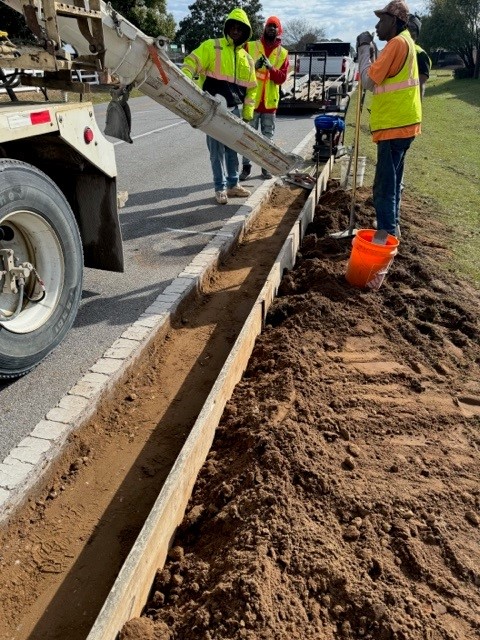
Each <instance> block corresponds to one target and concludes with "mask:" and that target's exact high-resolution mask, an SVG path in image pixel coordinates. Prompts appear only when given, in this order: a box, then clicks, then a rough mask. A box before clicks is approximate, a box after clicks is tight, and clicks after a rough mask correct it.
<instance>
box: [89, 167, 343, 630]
mask: <svg viewBox="0 0 480 640" xmlns="http://www.w3.org/2000/svg"><path fill="white" fill-rule="evenodd" d="M330 169H331V164H330V163H327V164H326V165H325V167H324V168H323V170H322V172H321V173H320V175H319V176H318V177H317V186H316V188H314V189H312V192H311V194H310V196H309V197H308V199H307V201H306V203H305V205H304V207H303V209H302V211H301V212H300V215H299V217H298V218H297V220H296V222H295V224H294V226H293V227H292V230H291V231H290V234H289V236H288V238H287V239H286V241H285V243H284V244H283V247H282V249H281V251H280V253H279V255H278V257H277V259H276V261H275V264H274V266H273V267H272V269H271V271H270V273H269V275H268V277H267V280H266V282H265V284H264V286H263V288H262V290H261V292H260V294H259V296H258V298H257V300H256V302H255V304H254V306H253V308H252V311H251V312H250V314H249V316H248V318H247V320H246V322H245V324H244V326H243V328H242V330H241V332H240V335H239V336H238V338H237V340H236V342H235V344H234V346H233V348H232V351H231V352H230V354H229V356H228V358H227V360H226V362H225V364H224V366H223V367H222V370H221V371H220V374H219V376H218V378H217V380H216V381H215V384H214V386H213V388H212V390H211V392H210V394H209V395H208V398H207V400H206V402H205V404H204V405H203V408H202V410H201V412H200V414H199V416H198V418H197V420H196V422H195V424H194V426H193V429H192V431H191V433H190V435H189V436H188V438H187V441H186V442H185V445H184V446H183V448H182V450H181V451H180V454H179V456H178V458H177V460H176V462H175V464H174V466H173V468H172V470H171V472H170V473H169V475H168V477H167V479H166V481H165V484H164V486H163V487H162V490H161V492H160V494H159V495H158V498H157V500H156V502H155V504H154V506H153V508H152V510H151V512H150V514H149V516H148V518H147V520H146V521H145V524H144V526H143V528H142V530H141V532H140V534H139V536H138V538H137V540H136V542H135V544H134V546H133V547H132V549H131V551H130V553H129V555H128V557H127V559H126V560H125V563H124V564H123V566H122V568H121V570H120V573H119V574H118V577H117V579H116V581H115V584H114V585H113V587H112V589H111V591H110V593H109V595H108V597H107V599H106V601H105V604H104V605H103V608H102V610H101V611H100V613H99V615H98V617H97V619H96V621H95V624H94V625H93V627H92V629H91V631H90V633H89V635H88V637H87V640H116V638H117V637H118V633H119V631H120V630H121V628H122V627H123V625H124V624H125V622H127V621H128V620H130V619H131V618H134V617H137V616H139V615H141V613H142V609H143V607H144V606H145V603H146V600H147V597H148V594H149V592H150V589H151V586H152V583H153V580H154V578H155V574H156V572H157V571H158V570H159V569H161V568H162V567H163V565H164V563H165V559H166V557H167V553H168V549H169V547H170V544H171V542H172V539H173V536H174V535H175V531H176V528H177V527H178V525H179V524H180V523H181V521H182V519H183V517H184V514H185V509H186V507H187V503H188V500H189V499H190V496H191V494H192V491H193V487H194V484H195V482H196V479H197V476H198V473H199V471H200V469H201V467H202V465H203V463H204V462H205V460H206V458H207V455H208V452H209V451H210V447H211V445H212V442H213V438H214V435H215V430H216V428H217V426H218V424H219V422H220V418H221V416H222V414H223V410H224V408H225V405H226V403H227V402H228V400H229V399H230V397H231V395H232V393H233V390H234V388H235V385H236V384H237V383H238V382H239V381H240V379H241V377H242V374H243V372H244V371H245V368H246V366H247V364H248V361H249V359H250V356H251V354H252V351H253V348H254V345H255V341H256V339H257V336H258V335H259V334H260V333H261V331H262V328H263V322H264V319H265V316H266V313H267V311H268V308H269V306H270V304H271V303H272V301H273V299H274V298H275V296H276V293H277V290H278V287H279V285H280V282H281V279H282V276H283V272H284V270H285V269H291V268H292V267H293V265H294V264H295V257H296V254H297V251H298V248H299V246H300V243H301V241H302V238H303V235H304V233H305V229H306V228H307V226H308V224H309V223H310V222H311V221H312V219H313V215H314V212H315V206H316V204H317V202H318V198H319V197H320V195H321V193H322V192H323V191H324V190H325V188H326V184H327V180H328V177H329V175H330Z"/></svg>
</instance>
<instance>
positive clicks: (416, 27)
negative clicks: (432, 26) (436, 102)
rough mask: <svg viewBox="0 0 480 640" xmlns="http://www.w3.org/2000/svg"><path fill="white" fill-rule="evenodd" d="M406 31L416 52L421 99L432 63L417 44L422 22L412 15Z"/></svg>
mask: <svg viewBox="0 0 480 640" xmlns="http://www.w3.org/2000/svg"><path fill="white" fill-rule="evenodd" d="M407 29H408V30H409V31H410V35H411V36H412V40H413V41H414V43H415V51H416V52H417V64H418V77H419V80H420V97H421V98H422V99H423V96H424V95H425V85H426V84H427V80H428V79H429V77H430V71H431V69H432V61H431V60H430V56H429V55H428V53H427V52H426V51H424V49H422V47H421V46H420V45H419V44H418V42H417V41H418V37H419V36H420V31H421V29H422V21H421V20H420V18H419V17H418V16H416V15H414V14H413V13H411V14H410V15H409V16H408V23H407Z"/></svg>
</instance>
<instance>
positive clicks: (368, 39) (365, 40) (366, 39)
mask: <svg viewBox="0 0 480 640" xmlns="http://www.w3.org/2000/svg"><path fill="white" fill-rule="evenodd" d="M372 42H373V36H372V34H371V33H370V32H369V31H363V32H362V33H360V34H359V35H358V36H357V51H358V47H361V46H362V45H363V44H368V45H370V44H372Z"/></svg>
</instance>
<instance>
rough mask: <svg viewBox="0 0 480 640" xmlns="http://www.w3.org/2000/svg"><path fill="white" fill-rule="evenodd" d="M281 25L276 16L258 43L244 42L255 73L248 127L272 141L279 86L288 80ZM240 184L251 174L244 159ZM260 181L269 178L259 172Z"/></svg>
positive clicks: (269, 20) (264, 170)
mask: <svg viewBox="0 0 480 640" xmlns="http://www.w3.org/2000/svg"><path fill="white" fill-rule="evenodd" d="M281 35H282V24H281V22H280V20H279V19H278V18H277V17H276V16H270V18H267V20H266V21H265V27H264V30H263V34H262V37H261V38H260V40H254V41H252V42H247V44H246V45H245V48H246V50H247V51H248V53H249V54H250V55H251V56H252V58H253V59H254V60H255V69H256V72H257V83H258V86H257V98H256V101H255V114H254V116H253V120H252V121H251V123H250V125H251V126H252V127H254V129H258V128H260V130H261V132H262V135H264V136H265V137H266V138H269V139H270V140H272V138H273V135H274V133H275V114H276V112H277V108H278V103H279V101H280V86H281V85H282V84H283V83H284V82H285V80H286V79H287V74H288V51H287V50H286V49H285V48H284V47H282V45H281ZM242 165H243V166H242V173H241V174H240V180H246V179H247V178H248V176H249V175H250V173H251V170H252V164H251V162H250V160H249V159H248V158H246V157H244V158H243V160H242ZM262 176H263V178H267V179H268V178H271V177H272V174H271V173H269V172H268V171H267V170H266V169H262Z"/></svg>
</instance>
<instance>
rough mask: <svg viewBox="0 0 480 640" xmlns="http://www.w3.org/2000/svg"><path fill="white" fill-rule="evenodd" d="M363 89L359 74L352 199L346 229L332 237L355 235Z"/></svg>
mask: <svg viewBox="0 0 480 640" xmlns="http://www.w3.org/2000/svg"><path fill="white" fill-rule="evenodd" d="M362 94H363V89H362V79H361V77H360V76H359V78H358V84H357V104H356V109H355V112H356V113H355V134H354V139H353V149H352V151H353V176H352V200H351V203H350V219H349V223H348V229H346V230H345V231H338V232H337V233H332V234H331V236H332V237H333V238H348V237H349V236H353V235H355V196H356V191H357V167H358V150H359V149H358V148H359V140H360V120H361V116H362V107H363V95H362ZM351 165H352V161H351V159H350V162H349V163H348V169H347V177H346V184H348V178H349V175H350V167H351Z"/></svg>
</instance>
